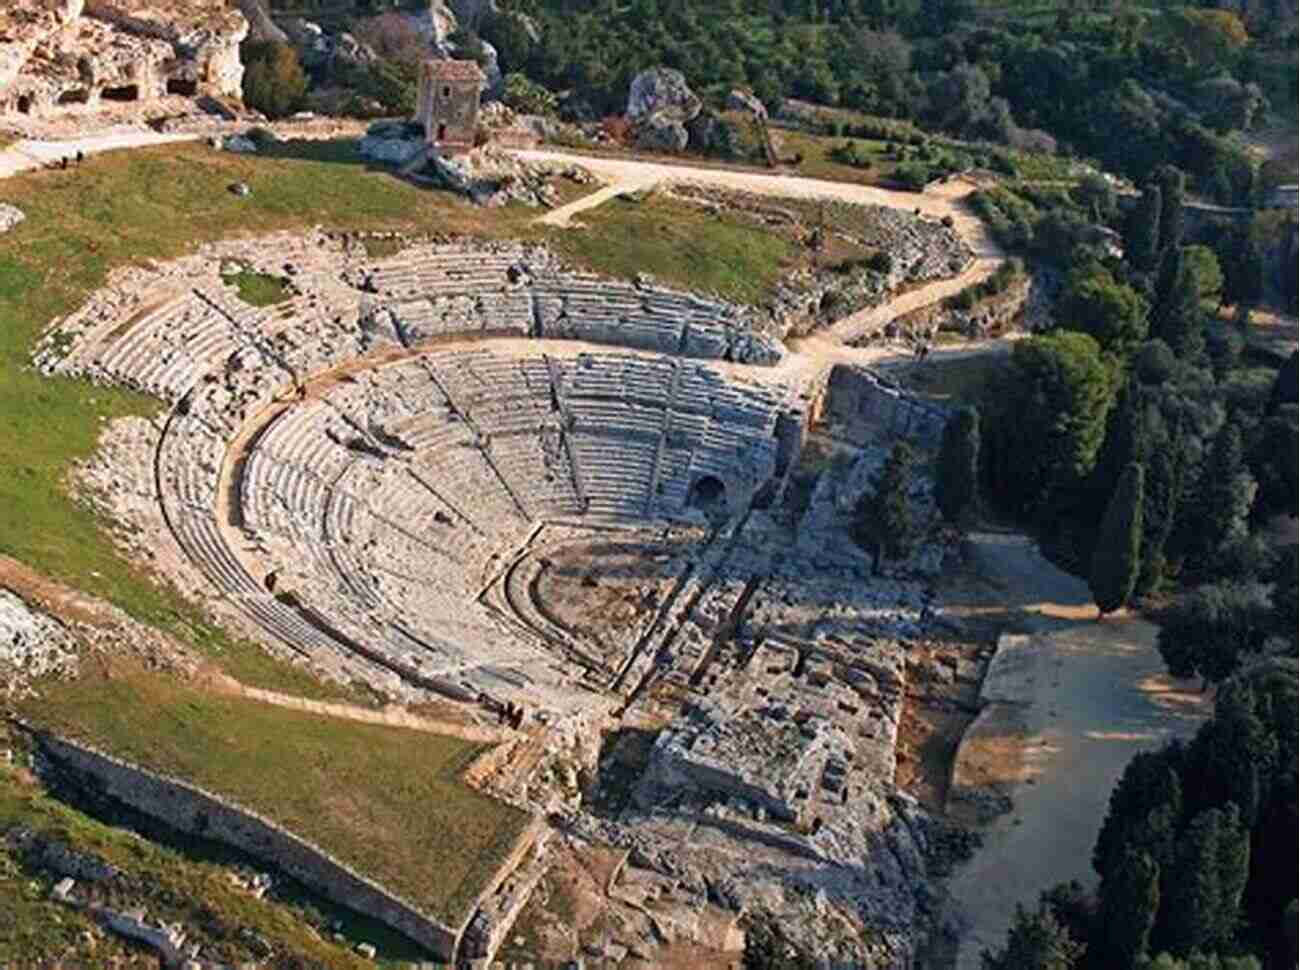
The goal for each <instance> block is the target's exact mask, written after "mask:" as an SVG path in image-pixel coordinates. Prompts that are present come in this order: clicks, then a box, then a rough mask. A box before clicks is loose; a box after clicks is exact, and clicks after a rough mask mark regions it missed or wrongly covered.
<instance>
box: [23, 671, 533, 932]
mask: <svg viewBox="0 0 1300 970" xmlns="http://www.w3.org/2000/svg"><path fill="white" fill-rule="evenodd" d="M25 713H26V714H27V716H29V717H30V718H31V719H32V720H33V721H34V722H37V723H40V724H41V725H43V726H47V727H50V728H52V729H55V730H57V731H60V732H67V733H69V734H72V735H76V736H78V737H81V738H84V739H87V740H90V741H92V742H94V743H97V744H99V745H102V746H103V747H104V748H106V749H107V750H110V751H112V752H114V753H116V754H118V755H120V756H121V757H123V758H126V759H128V760H131V761H135V762H138V763H141V764H146V765H149V766H150V767H153V768H156V769H158V770H161V771H164V772H167V773H169V774H173V775H176V776H178V777H181V778H184V779H187V780H189V781H192V782H194V783H195V784H198V785H200V786H202V787H204V788H207V789H209V790H211V791H215V792H218V793H220V794H223V795H227V796H229V797H231V798H233V799H234V800H236V801H238V802H239V803H240V804H242V805H245V806H247V807H249V808H252V809H255V810H257V811H259V812H261V813H263V814H264V815H267V816H268V817H270V818H272V819H274V820H276V821H277V822H279V823H280V824H282V825H284V826H285V827H286V828H288V829H289V830H290V831H293V832H296V833H298V834H300V835H303V836H304V837H306V838H309V839H311V840H312V841H313V842H315V843H316V844H318V845H320V846H321V847H322V848H324V849H326V850H328V851H329V852H331V853H333V854H334V855H335V856H337V857H338V858H339V859H341V860H343V861H344V862H347V863H349V864H350V865H352V866H354V867H355V868H357V869H358V870H360V871H362V872H364V873H366V875H368V876H370V877H371V878H373V879H375V880H376V881H378V882H380V883H382V884H383V885H385V886H388V887H390V888H391V889H394V890H396V891H397V892H399V893H401V894H402V895H404V896H406V897H407V898H408V899H410V900H411V901H412V902H414V903H416V904H417V905H419V906H420V907H422V908H424V909H425V910H426V911H427V912H429V913H431V914H433V915H435V916H438V917H440V918H443V919H446V920H448V921H452V922H454V921H456V920H458V919H460V918H463V917H465V916H466V915H468V908H469V906H470V904H471V902H472V901H473V900H474V898H475V897H476V896H477V894H478V893H479V892H480V891H481V890H482V888H483V885H484V881H485V880H486V878H487V877H488V876H489V875H490V874H491V873H492V872H493V871H494V870H495V868H496V866H497V865H499V864H500V862H501V861H502V860H503V859H504V858H505V856H506V854H507V853H508V851H509V849H510V847H511V846H512V845H513V844H514V841H515V839H516V837H517V836H518V835H519V833H520V832H521V831H522V830H523V827H524V825H525V824H526V822H527V816H526V815H525V814H524V813H523V812H520V811H518V810H517V809H514V808H511V807H510V806H508V805H506V804H504V803H502V802H497V801H494V800H493V799H491V798H488V797H487V796H485V795H481V794H479V793H477V792H475V791H473V790H472V789H470V788H468V787H467V786H466V785H464V784H463V783H462V782H461V780H460V776H461V774H462V772H463V771H464V769H465V768H466V766H467V765H468V764H469V762H470V761H471V760H472V759H473V758H474V756H475V755H476V754H478V753H479V751H481V750H482V746H481V745H477V744H472V743H470V742H467V741H461V740H459V739H457V738H449V737H442V736H439V735H433V734H425V733H418V732H413V731H407V730H403V729H400V728H389V727H384V726H377V725H369V724H359V723H356V722H352V721H340V720H336V719H333V718H326V717H318V716H316V715H312V714H304V713H300V712H297V711H290V710H286V709H284V708H279V707H273V706H270V705H266V704H261V703H258V702H256V701H251V700H246V699H244V698H238V697H227V696H218V695H213V694H210V693H206V692H204V691H202V690H200V689H197V688H192V687H188V686H183V685H180V684H178V683H176V682H175V681H173V680H171V679H167V678H161V677H157V676H152V675H147V674H133V673H130V672H117V673H115V674H114V676H113V677H111V678H108V679H99V678H93V677H86V678H83V679H82V680H79V681H76V682H72V683H67V684H61V685H58V686H56V687H51V688H50V689H48V690H47V691H46V692H45V696H44V697H42V698H41V699H40V700H39V701H37V702H34V703H32V704H31V705H30V707H29V708H28V709H27V710H26V711H25Z"/></svg>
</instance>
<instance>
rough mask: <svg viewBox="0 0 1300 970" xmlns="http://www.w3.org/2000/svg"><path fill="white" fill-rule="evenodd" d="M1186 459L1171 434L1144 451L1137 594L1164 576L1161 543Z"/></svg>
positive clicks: (1174, 508)
mask: <svg viewBox="0 0 1300 970" xmlns="http://www.w3.org/2000/svg"><path fill="white" fill-rule="evenodd" d="M1186 460H1187V456H1186V451H1185V448H1184V446H1183V443H1182V442H1181V441H1180V440H1178V439H1177V438H1174V437H1169V436H1166V437H1162V438H1161V439H1160V440H1159V441H1157V442H1154V443H1153V444H1152V447H1151V448H1150V450H1149V452H1148V457H1147V461H1146V465H1145V466H1144V468H1145V472H1146V474H1145V476H1144V481H1143V482H1142V548H1141V551H1140V553H1139V559H1140V560H1141V565H1140V566H1139V567H1138V579H1137V585H1136V586H1135V587H1134V590H1133V591H1134V592H1135V593H1137V594H1138V595H1139V596H1141V595H1145V594H1146V593H1150V592H1152V591H1153V590H1154V589H1156V587H1157V586H1159V585H1160V583H1161V581H1162V580H1163V579H1164V577H1165V570H1166V559H1165V546H1166V544H1167V543H1168V542H1169V536H1170V535H1171V534H1172V533H1173V531H1174V522H1175V520H1176V518H1177V513H1178V506H1179V503H1180V502H1182V496H1183V473H1184V465H1185V464H1186Z"/></svg>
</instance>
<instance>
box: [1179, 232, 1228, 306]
mask: <svg viewBox="0 0 1300 970" xmlns="http://www.w3.org/2000/svg"><path fill="white" fill-rule="evenodd" d="M1183 260H1184V262H1186V263H1187V265H1188V267H1189V268H1190V270H1191V276H1192V280H1193V281H1194V283H1195V285H1196V294H1197V296H1198V297H1200V299H1201V300H1208V301H1210V302H1212V303H1215V304H1218V302H1219V300H1220V298H1221V297H1222V296H1223V270H1222V269H1220V268H1219V257H1218V256H1216V255H1214V250H1213V249H1211V248H1210V247H1209V246H1184V247H1183Z"/></svg>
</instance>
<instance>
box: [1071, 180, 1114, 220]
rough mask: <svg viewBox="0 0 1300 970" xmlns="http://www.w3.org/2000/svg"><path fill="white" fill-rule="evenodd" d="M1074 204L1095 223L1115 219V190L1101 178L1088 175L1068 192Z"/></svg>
mask: <svg viewBox="0 0 1300 970" xmlns="http://www.w3.org/2000/svg"><path fill="white" fill-rule="evenodd" d="M1070 195H1071V196H1073V198H1074V201H1075V204H1076V205H1078V206H1079V207H1080V208H1081V209H1083V210H1084V211H1085V212H1087V213H1088V215H1090V216H1091V217H1092V218H1093V221H1095V222H1102V223H1108V222H1110V221H1111V220H1112V219H1114V218H1115V212H1116V200H1115V188H1114V186H1112V185H1111V184H1110V182H1108V181H1107V180H1106V179H1105V178H1104V177H1103V176H1101V175H1095V174H1089V175H1085V176H1084V177H1083V178H1082V179H1080V180H1079V184H1078V185H1076V186H1075V187H1074V188H1073V189H1072V190H1071V192H1070Z"/></svg>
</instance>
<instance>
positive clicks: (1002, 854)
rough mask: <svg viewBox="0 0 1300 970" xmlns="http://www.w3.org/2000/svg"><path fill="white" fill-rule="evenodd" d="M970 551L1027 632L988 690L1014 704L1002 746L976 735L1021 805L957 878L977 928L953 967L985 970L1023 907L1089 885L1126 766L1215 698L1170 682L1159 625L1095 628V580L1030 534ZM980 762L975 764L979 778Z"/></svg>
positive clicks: (1179, 733) (1186, 728)
mask: <svg viewBox="0 0 1300 970" xmlns="http://www.w3.org/2000/svg"><path fill="white" fill-rule="evenodd" d="M970 551H971V555H972V557H973V558H974V560H975V562H976V566H977V568H978V569H979V570H980V572H981V573H982V574H983V576H984V577H985V578H986V579H987V580H988V582H989V583H990V584H991V585H992V586H993V587H994V589H995V590H996V591H997V592H995V593H994V594H993V597H992V598H993V599H994V600H995V601H996V602H997V604H998V606H999V607H1007V608H1009V609H1010V610H1012V611H1013V613H1014V614H1018V616H1017V617H1016V618H1017V620H1018V623H1017V625H1018V626H1021V627H1023V628H1025V629H1027V630H1028V631H1029V636H1028V637H1027V638H1025V639H1024V640H1023V641H1022V642H1021V644H1020V646H1019V648H1018V649H1019V656H1018V657H1015V658H1011V659H1012V660H1013V661H1014V662H1009V663H1006V664H1004V665H1002V668H1003V669H1004V670H1005V671H1006V672H1007V675H1006V678H1005V680H1004V683H1002V684H993V685H986V687H985V691H984V692H985V693H990V692H991V693H992V694H994V695H998V696H1001V694H1003V693H1007V692H1009V693H1010V694H1012V695H1014V696H1015V699H1016V700H1017V701H1018V702H1019V705H1018V709H1017V711H1016V717H1014V718H1008V719H1007V721H1006V722H1005V723H1006V728H1005V737H1004V738H998V737H989V736H984V737H981V738H980V739H979V741H980V743H981V744H983V745H986V746H987V748H988V751H989V756H988V757H989V764H988V768H987V771H988V775H989V780H990V781H993V780H1000V781H1002V782H1003V783H1004V790H1005V791H1007V792H1008V793H1009V794H1010V796H1011V798H1012V801H1013V804H1014V808H1013V810H1012V811H1011V812H1010V813H1009V814H1007V815H1004V816H1002V817H1000V818H998V819H997V820H995V821H994V822H992V823H990V824H989V825H988V826H987V827H986V828H985V829H984V838H985V842H984V846H983V848H982V849H981V850H980V851H979V852H977V853H976V855H975V857H974V858H973V859H972V860H971V861H970V862H968V863H967V864H966V865H965V866H963V867H962V868H960V869H958V870H957V872H956V873H955V874H954V875H953V877H952V879H951V880H950V881H949V884H948V889H949V891H950V892H951V893H952V896H953V899H954V902H955V903H956V904H957V906H958V908H959V909H960V910H961V912H962V914H963V916H964V918H965V920H966V921H967V922H968V926H969V931H968V932H967V934H966V935H965V937H964V938H963V940H962V942H961V946H960V949H959V952H958V955H957V959H956V970H978V968H979V967H980V959H979V955H980V951H981V950H982V949H984V948H986V947H995V946H998V945H1000V944H1001V943H1002V941H1003V939H1004V935H1005V933H1006V929H1007V926H1008V925H1009V924H1010V920H1011V917H1012V915H1013V913H1014V910H1015V906H1016V904H1017V903H1026V904H1033V903H1034V902H1035V901H1036V900H1037V897H1038V894H1039V893H1040V892H1042V891H1043V890H1045V889H1048V888H1050V887H1051V886H1053V885H1055V884H1056V883H1058V882H1062V881H1066V880H1070V879H1078V880H1079V881H1080V882H1082V883H1083V884H1084V885H1085V886H1089V887H1092V886H1095V884H1096V875H1095V874H1094V873H1093V871H1092V865H1091V859H1092V846H1093V843H1094V842H1095V841H1096V837H1097V832H1098V829H1099V828H1100V826H1101V821H1102V818H1103V816H1104V814H1105V811H1106V805H1107V803H1108V801H1109V798H1110V792H1111V789H1112V788H1113V787H1114V785H1115V782H1116V781H1117V780H1118V779H1119V776H1120V775H1121V774H1122V773H1123V770H1124V767H1125V766H1126V765H1127V764H1128V762H1129V760H1130V759H1131V758H1132V757H1133V755H1134V754H1136V753H1137V752H1138V751H1143V750H1149V749H1152V748H1155V747H1158V746H1160V745H1161V744H1163V743H1164V742H1165V741H1167V740H1169V739H1171V738H1175V737H1187V736H1189V735H1191V734H1192V733H1194V732H1195V730H1196V728H1197V727H1198V726H1199V725H1200V723H1201V720H1202V719H1203V718H1204V717H1205V715H1206V714H1208V712H1209V704H1210V697H1209V696H1208V695H1203V694H1200V693H1199V692H1198V687H1199V685H1198V684H1196V683H1193V682H1187V681H1172V680H1170V678H1169V677H1168V676H1167V675H1166V674H1165V671H1164V664H1163V663H1162V662H1161V660H1160V656H1159V654H1158V653H1157V652H1156V650H1155V636H1156V631H1157V628H1156V627H1155V626H1154V625H1152V624H1150V623H1148V622H1146V621H1145V620H1142V619H1139V618H1136V617H1113V618H1108V619H1107V620H1106V621H1105V622H1102V623H1098V622H1097V621H1096V620H1095V616H1096V611H1095V608H1093V607H1092V605H1091V600H1092V597H1091V595H1090V594H1089V592H1088V589H1087V586H1086V585H1085V584H1084V583H1083V582H1082V581H1081V580H1079V579H1077V578H1075V577H1073V576H1069V575H1067V574H1065V573H1063V572H1061V571H1060V570H1058V569H1057V568H1056V567H1054V566H1053V565H1051V564H1050V563H1048V562H1047V561H1046V560H1045V559H1043V557H1042V556H1041V555H1040V554H1039V552H1038V550H1037V549H1036V548H1035V546H1034V544H1033V542H1032V540H1030V539H1028V538H1026V537H1024V536H1020V535H1003V534H992V533H981V534H975V535H972V536H971V537H970ZM945 605H946V606H951V607H952V608H954V609H955V611H958V612H960V611H962V610H963V609H971V610H972V611H973V610H975V609H978V604H977V603H974V602H972V603H953V604H945ZM1085 617H1086V619H1085ZM995 676H996V675H995ZM1002 688H1005V691H1004V690H1002ZM995 733H996V732H995ZM972 761H973V762H974V763H973V764H971V763H968V764H967V769H968V770H975V771H978V770H979V764H978V757H976V758H974V759H972ZM1008 762H1009V763H1008ZM998 775H1000V776H1001V777H1000V778H998V777H997V776H998Z"/></svg>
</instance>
